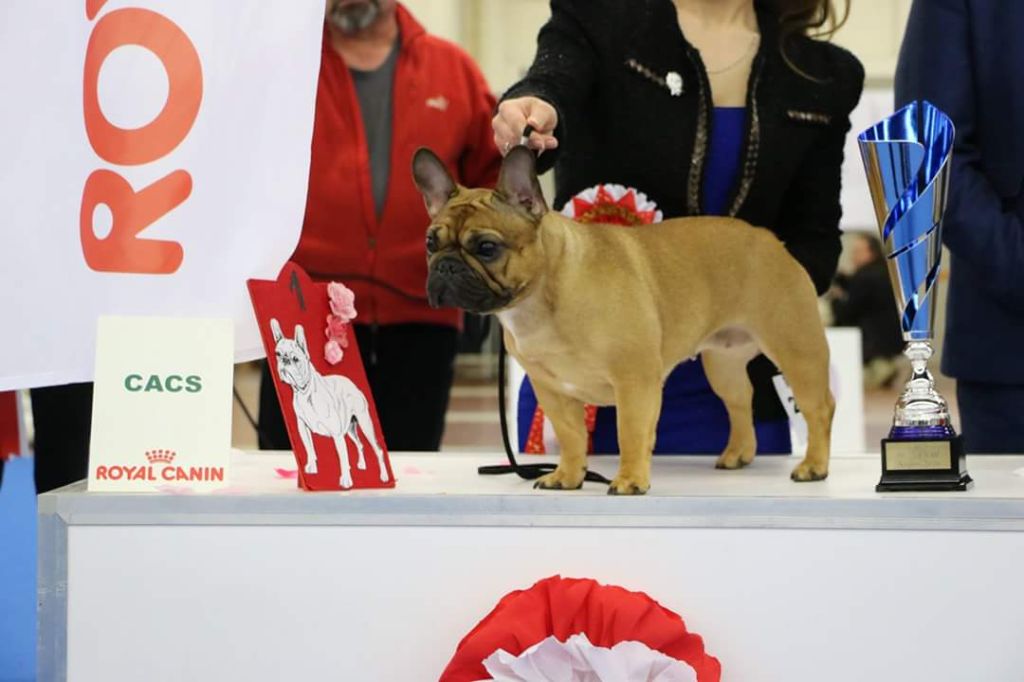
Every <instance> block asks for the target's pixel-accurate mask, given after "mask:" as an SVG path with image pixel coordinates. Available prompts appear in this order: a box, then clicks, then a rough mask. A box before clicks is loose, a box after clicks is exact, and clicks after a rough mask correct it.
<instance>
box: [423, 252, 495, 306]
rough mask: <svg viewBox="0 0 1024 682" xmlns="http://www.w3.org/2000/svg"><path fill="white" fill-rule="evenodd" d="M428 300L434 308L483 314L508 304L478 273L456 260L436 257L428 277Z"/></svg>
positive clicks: (448, 257)
mask: <svg viewBox="0 0 1024 682" xmlns="http://www.w3.org/2000/svg"><path fill="white" fill-rule="evenodd" d="M427 299H428V300H429V301H430V305H431V306H432V307H434V308H440V307H452V308H462V309H463V310H467V311H469V312H471V313H486V312H490V311H492V310H495V309H497V308H501V307H503V306H504V305H506V304H507V303H508V301H509V297H508V296H506V295H503V294H495V293H494V292H493V291H491V290H490V288H488V286H487V284H486V283H485V282H484V281H483V279H482V278H481V276H480V274H479V273H477V272H476V271H475V270H473V268H471V267H469V266H468V265H466V263H464V262H463V261H462V260H460V259H459V258H456V257H454V256H446V257H442V258H438V259H437V260H436V261H435V262H434V263H433V264H432V265H431V267H430V274H429V276H428V277H427Z"/></svg>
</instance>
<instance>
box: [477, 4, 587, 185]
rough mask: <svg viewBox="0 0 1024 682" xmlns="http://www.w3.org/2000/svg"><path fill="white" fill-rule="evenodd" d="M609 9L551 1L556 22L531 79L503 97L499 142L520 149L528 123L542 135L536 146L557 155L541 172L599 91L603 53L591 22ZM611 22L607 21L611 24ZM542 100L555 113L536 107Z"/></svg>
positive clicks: (542, 38)
mask: <svg viewBox="0 0 1024 682" xmlns="http://www.w3.org/2000/svg"><path fill="white" fill-rule="evenodd" d="M604 4H605V3H602V2H596V1H595V0H551V18H550V19H549V20H548V22H547V23H546V24H544V26H543V27H542V28H541V30H540V34H539V35H538V36H537V55H536V56H535V57H534V60H533V65H532V66H530V70H529V71H528V72H527V74H526V77H525V78H523V80H521V81H519V82H518V83H516V84H515V85H513V86H512V87H511V88H509V89H508V90H507V91H506V92H505V94H504V95H503V96H502V103H501V105H500V106H499V109H498V115H497V116H495V118H494V132H495V142H496V143H497V144H498V148H499V149H502V151H504V149H503V147H504V144H505V143H510V144H515V143H516V142H518V140H519V135H520V134H521V133H522V130H523V128H524V127H525V125H526V123H527V122H530V123H531V125H533V127H534V128H536V129H537V132H538V135H535V136H534V137H533V138H531V142H532V146H535V147H539V146H541V145H543V146H544V148H545V149H547V150H551V151H550V153H547V154H544V155H543V156H542V157H541V159H540V162H539V164H538V165H539V170H540V172H544V171H546V170H548V169H549V168H551V166H552V165H554V162H555V157H556V153H555V148H556V147H557V145H558V141H561V143H562V144H564V143H565V139H566V136H571V134H572V132H571V130H569V125H568V123H567V122H571V121H573V120H576V119H577V117H578V116H579V115H580V113H581V111H580V110H581V108H582V106H583V102H584V101H585V100H586V97H587V94H588V93H589V92H590V90H591V88H592V87H593V84H594V80H595V78H596V72H597V60H598V56H597V51H596V49H595V46H594V42H593V36H592V34H591V33H590V32H589V31H588V29H587V24H588V20H589V19H590V17H593V16H596V15H599V14H601V13H603V12H606V11H607V10H605V9H604V8H603V5H604ZM606 19H607V18H606ZM534 97H535V98H539V99H540V100H543V102H545V103H547V104H550V105H551V107H552V108H553V111H546V110H544V108H543V107H539V106H537V104H536V103H535V102H531V101H530V98H534Z"/></svg>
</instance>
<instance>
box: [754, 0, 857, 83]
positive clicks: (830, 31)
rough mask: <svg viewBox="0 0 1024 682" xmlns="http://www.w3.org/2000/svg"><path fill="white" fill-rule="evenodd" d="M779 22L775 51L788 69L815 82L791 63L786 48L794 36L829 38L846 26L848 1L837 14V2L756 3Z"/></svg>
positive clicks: (765, 0) (772, 0)
mask: <svg viewBox="0 0 1024 682" xmlns="http://www.w3.org/2000/svg"><path fill="white" fill-rule="evenodd" d="M760 2H762V3H763V4H764V5H765V6H767V7H768V8H769V9H770V10H772V12H773V13H774V14H775V15H776V16H777V17H778V18H779V49H780V50H781V51H782V58H783V59H784V60H785V61H786V64H787V65H789V68H791V69H793V70H794V71H796V72H797V73H798V74H800V75H801V76H803V77H805V78H809V79H811V80H814V81H816V80H819V79H817V78H815V77H814V76H812V75H810V74H808V73H805V72H804V71H803V70H802V69H800V67H798V66H797V65H796V64H794V63H793V61H792V60H791V59H790V58H789V54H788V53H787V50H786V48H787V45H788V44H789V42H790V41H791V40H792V39H793V38H796V37H798V36H809V37H811V38H823V39H828V38H831V37H832V36H833V35H834V34H835V32H836V31H838V30H839V29H840V27H842V25H843V24H845V23H846V20H847V19H848V18H849V16H850V0H845V2H844V3H843V5H844V6H843V12H842V14H840V13H839V12H838V11H837V9H836V5H837V4H838V2H839V0H760Z"/></svg>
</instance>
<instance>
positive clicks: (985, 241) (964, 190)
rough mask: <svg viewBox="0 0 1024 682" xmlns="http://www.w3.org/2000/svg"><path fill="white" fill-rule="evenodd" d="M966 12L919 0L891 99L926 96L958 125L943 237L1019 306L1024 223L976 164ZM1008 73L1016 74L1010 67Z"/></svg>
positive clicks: (995, 291)
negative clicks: (894, 94)
mask: <svg viewBox="0 0 1024 682" xmlns="http://www.w3.org/2000/svg"><path fill="white" fill-rule="evenodd" d="M969 25H970V24H969V17H968V11H967V6H966V2H965V0H928V2H922V1H921V0H917V1H916V2H914V5H913V7H912V8H911V12H910V18H909V20H908V23H907V31H906V33H905V34H904V38H903V46H902V48H901V49H900V57H899V63H898V65H897V67H896V103H897V105H898V106H902V105H904V104H906V103H908V102H910V101H913V100H919V99H926V100H928V101H929V102H931V103H933V104H934V105H935V106H937V107H938V108H939V109H941V110H942V111H944V112H945V113H946V114H948V115H949V117H950V118H952V119H953V123H954V125H955V126H956V140H955V142H954V149H953V160H952V164H953V166H952V170H951V177H950V181H949V203H948V204H947V207H946V214H945V218H944V220H943V235H942V239H943V242H944V243H945V244H946V246H947V247H948V248H949V250H950V251H951V252H952V253H954V254H956V256H958V257H959V258H962V259H963V260H964V261H965V262H967V263H968V264H969V265H970V266H971V267H972V268H973V269H974V270H975V271H976V272H979V273H985V277H979V278H977V280H976V281H975V282H974V284H975V286H977V287H978V288H979V289H984V290H986V291H987V292H988V293H989V294H990V295H991V296H992V297H993V298H995V299H997V300H999V301H1000V302H1001V303H1002V304H1003V305H1006V306H1008V307H1011V308H1013V309H1015V310H1018V311H1024V285H1022V284H1021V271H1022V269H1024V225H1022V222H1021V218H1020V215H1019V214H1018V213H1017V212H1016V210H1015V208H1014V207H1011V206H1004V202H1003V199H1002V198H1001V197H1000V196H999V194H998V192H997V191H996V189H995V187H994V186H993V185H992V182H991V181H990V180H989V178H988V177H987V176H986V174H985V171H984V169H983V168H982V165H981V150H980V148H979V147H978V140H977V129H978V120H977V110H976V107H975V93H977V91H978V85H977V84H976V83H975V82H974V78H973V75H972V74H973V68H974V65H973V64H972V56H971V38H970V35H969V28H968V27H969ZM1006 76H1007V78H1013V77H1016V76H1015V74H1014V73H1013V71H1012V69H1010V68H1009V65H1008V68H1007V71H1006Z"/></svg>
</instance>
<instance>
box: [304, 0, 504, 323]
mask: <svg viewBox="0 0 1024 682" xmlns="http://www.w3.org/2000/svg"><path fill="white" fill-rule="evenodd" d="M397 18H398V28H399V36H400V38H399V40H400V41H401V44H400V49H399V54H398V63H397V64H396V66H395V84H394V89H393V91H392V92H393V95H392V97H393V102H392V111H393V114H392V115H393V120H392V126H391V169H390V176H389V178H388V189H387V199H386V200H385V202H384V208H383V211H382V213H381V216H380V217H379V218H378V216H377V213H376V209H375V206H374V201H373V190H372V185H371V179H370V155H369V150H368V149H367V146H366V136H365V134H364V132H363V121H362V115H361V113H360V110H359V99H358V97H357V95H356V91H355V86H354V85H353V83H352V77H351V74H350V73H349V70H348V67H347V66H346V65H345V62H344V60H343V59H342V58H341V56H340V55H339V54H338V53H337V52H335V51H334V49H333V48H332V47H331V45H330V39H329V37H328V36H327V33H326V27H325V34H324V43H323V55H322V57H321V63H320V81H319V85H318V91H317V98H316V119H315V122H314V125H313V144H312V159H311V162H310V172H309V193H308V196H307V199H306V216H305V222H304V223H303V226H302V236H301V237H300V239H299V244H298V246H297V247H296V250H295V255H294V256H293V257H292V258H293V260H295V262H297V263H298V264H299V265H301V266H302V267H303V268H305V269H306V271H307V272H309V274H310V275H311V276H312V277H313V278H314V279H317V280H332V279H333V280H337V281H340V282H343V283H344V284H346V285H347V286H349V287H350V288H351V289H352V290H353V291H354V292H355V295H356V309H357V310H358V312H359V317H358V318H357V319H356V322H357V323H363V324H374V323H375V324H381V325H385V324H400V323H428V324H443V325H450V326H459V325H460V323H461V319H462V318H461V313H460V312H459V311H458V310H455V309H453V308H442V309H436V310H435V309H433V308H431V307H430V306H429V304H428V303H427V302H426V297H425V290H426V279H427V262H426V252H425V250H424V248H425V247H424V244H425V240H426V230H427V227H428V226H429V224H430V221H429V217H428V216H427V211H426V208H425V207H424V205H423V198H422V195H420V193H419V190H417V189H416V185H415V184H414V183H413V180H412V171H411V165H412V157H413V153H414V152H415V151H416V149H418V148H419V147H430V148H431V149H432V150H434V152H435V153H437V155H438V156H439V157H441V159H443V160H444V161H445V163H446V164H447V165H448V169H449V171H450V172H451V173H452V174H453V176H454V177H455V179H456V181H457V182H459V183H460V184H462V185H465V186H468V187H492V186H494V183H495V182H496V181H497V177H498V168H499V165H500V163H501V156H500V154H499V153H498V150H497V149H496V148H495V146H494V141H493V134H492V132H491V117H492V116H493V115H494V107H495V99H494V96H493V95H492V94H491V92H490V90H489V89H488V87H487V83H486V82H485V81H484V78H483V75H482V74H481V73H480V70H479V69H478V68H477V66H476V64H474V62H473V60H472V59H471V58H470V57H469V55H468V54H466V53H465V52H463V51H462V49H460V48H459V47H457V46H456V45H453V44H452V43H449V42H447V41H445V40H442V39H440V38H437V37H435V36H431V35H429V34H427V33H426V31H424V29H423V27H422V26H421V25H420V24H419V23H417V21H416V20H415V19H414V18H413V16H412V15H411V14H410V13H409V12H408V10H406V9H405V8H404V7H402V6H401V5H399V6H398V10H397ZM360 278H372V279H376V280H380V281H383V282H386V283H387V284H388V285H390V286H391V287H394V288H397V289H398V290H399V291H401V292H404V293H405V294H407V296H403V295H400V294H398V293H394V292H392V291H389V290H388V289H387V288H385V287H381V286H376V285H373V284H370V283H368V282H366V281H363V280H361V279H360Z"/></svg>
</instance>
